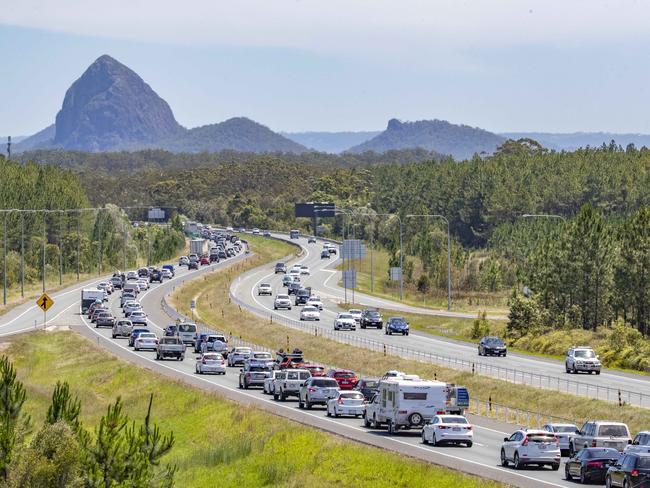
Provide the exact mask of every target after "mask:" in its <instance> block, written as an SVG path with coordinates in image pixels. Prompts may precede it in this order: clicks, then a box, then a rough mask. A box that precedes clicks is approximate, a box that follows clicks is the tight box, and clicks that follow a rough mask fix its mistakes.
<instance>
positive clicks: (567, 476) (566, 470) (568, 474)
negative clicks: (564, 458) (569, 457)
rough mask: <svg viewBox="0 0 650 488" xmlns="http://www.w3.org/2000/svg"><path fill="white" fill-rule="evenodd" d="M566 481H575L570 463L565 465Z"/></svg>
mask: <svg viewBox="0 0 650 488" xmlns="http://www.w3.org/2000/svg"><path fill="white" fill-rule="evenodd" d="M564 479H565V480H567V481H571V480H572V479H573V477H572V476H571V472H570V471H569V463H566V464H565V465H564Z"/></svg>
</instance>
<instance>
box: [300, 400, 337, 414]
mask: <svg viewBox="0 0 650 488" xmlns="http://www.w3.org/2000/svg"><path fill="white" fill-rule="evenodd" d="M305 406H306V407H307V410H311V407H312V406H313V405H312V404H311V402H310V401H309V400H305ZM335 413H336V412H335Z"/></svg>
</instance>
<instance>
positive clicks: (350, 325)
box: [334, 312, 357, 330]
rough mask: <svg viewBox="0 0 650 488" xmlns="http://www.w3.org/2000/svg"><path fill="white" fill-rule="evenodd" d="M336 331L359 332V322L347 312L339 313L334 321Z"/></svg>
mask: <svg viewBox="0 0 650 488" xmlns="http://www.w3.org/2000/svg"><path fill="white" fill-rule="evenodd" d="M334 330H357V321H356V320H354V317H352V315H351V314H349V313H347V312H339V313H338V314H336V318H335V319H334Z"/></svg>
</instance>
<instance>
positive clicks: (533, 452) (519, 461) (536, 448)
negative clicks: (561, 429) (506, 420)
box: [501, 429, 562, 471]
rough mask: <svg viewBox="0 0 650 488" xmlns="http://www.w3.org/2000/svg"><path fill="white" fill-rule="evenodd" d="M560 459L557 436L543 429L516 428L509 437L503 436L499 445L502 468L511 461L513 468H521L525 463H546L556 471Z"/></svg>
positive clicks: (540, 464)
mask: <svg viewBox="0 0 650 488" xmlns="http://www.w3.org/2000/svg"><path fill="white" fill-rule="evenodd" d="M561 459H562V458H561V453H560V444H559V442H558V440H557V437H555V434H553V433H552V432H547V431H545V430H538V429H522V430H518V431H516V432H515V433H514V434H512V435H511V436H510V437H505V438H504V439H503V444H502V445H501V466H503V467H504V468H505V467H507V466H508V464H509V463H511V462H512V463H513V464H514V465H515V469H521V468H523V467H524V466H525V465H526V464H536V465H538V466H543V465H545V464H547V465H549V466H551V468H552V469H553V471H557V470H558V469H560V460H561Z"/></svg>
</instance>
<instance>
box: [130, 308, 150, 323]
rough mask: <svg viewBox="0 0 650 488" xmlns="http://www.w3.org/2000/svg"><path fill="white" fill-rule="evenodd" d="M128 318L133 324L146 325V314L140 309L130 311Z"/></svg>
mask: <svg viewBox="0 0 650 488" xmlns="http://www.w3.org/2000/svg"><path fill="white" fill-rule="evenodd" d="M128 319H129V320H130V321H131V323H132V324H133V325H143V326H146V325H147V324H148V321H147V314H146V313H144V312H143V311H142V310H136V311H134V312H131V313H130V314H129V316H128Z"/></svg>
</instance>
